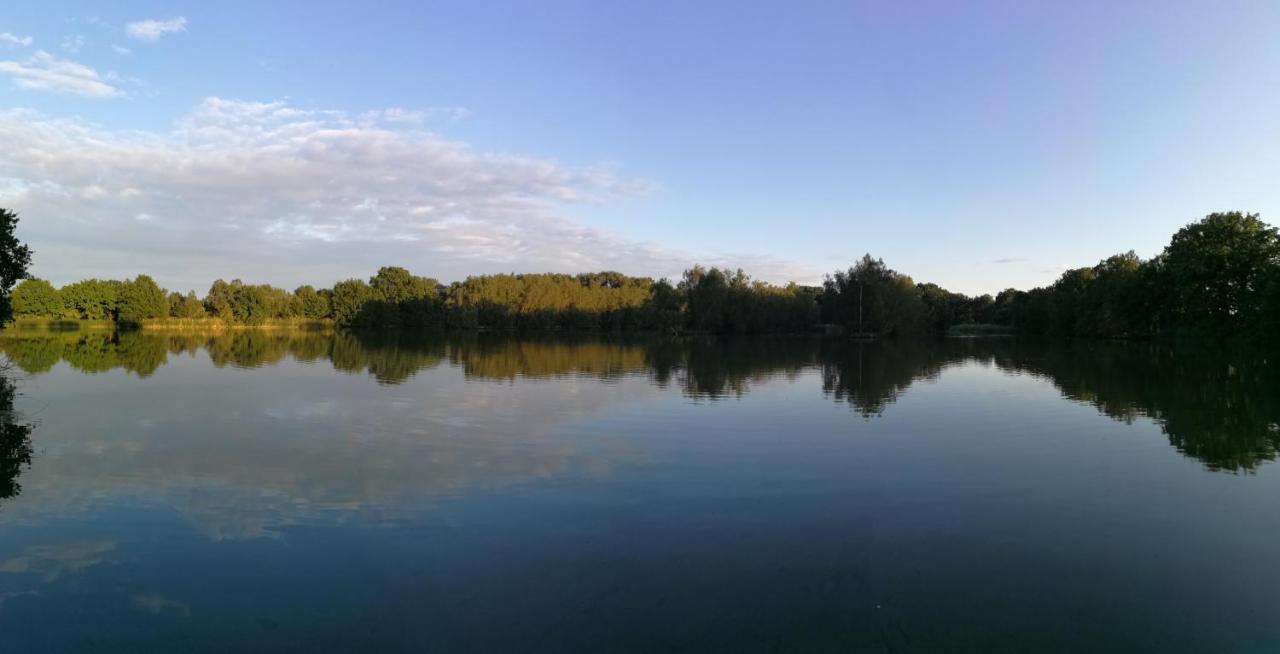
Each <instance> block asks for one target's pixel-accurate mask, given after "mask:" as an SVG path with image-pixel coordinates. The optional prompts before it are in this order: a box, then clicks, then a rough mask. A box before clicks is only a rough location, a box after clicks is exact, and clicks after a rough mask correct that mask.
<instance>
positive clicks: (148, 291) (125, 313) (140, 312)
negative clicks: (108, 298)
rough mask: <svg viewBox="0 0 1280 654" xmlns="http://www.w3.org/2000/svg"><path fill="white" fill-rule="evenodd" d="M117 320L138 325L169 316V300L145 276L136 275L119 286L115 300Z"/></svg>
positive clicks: (153, 282) (151, 280)
mask: <svg viewBox="0 0 1280 654" xmlns="http://www.w3.org/2000/svg"><path fill="white" fill-rule="evenodd" d="M117 304H118V307H119V308H118V311H119V320H120V322H124V323H135V324H136V323H140V322H142V321H144V320H150V319H152V318H161V317H164V316H167V315H169V299H168V297H167V296H166V295H165V293H164V289H162V288H160V286H159V285H158V284H156V282H155V280H153V279H151V278H150V277H148V276H146V275H138V276H137V277H135V278H134V279H132V280H129V281H126V282H124V283H122V284H121V285H120V291H119V294H118V299H117Z"/></svg>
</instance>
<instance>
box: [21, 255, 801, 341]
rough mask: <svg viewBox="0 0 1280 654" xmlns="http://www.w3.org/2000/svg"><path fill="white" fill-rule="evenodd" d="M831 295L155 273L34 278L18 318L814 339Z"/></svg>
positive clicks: (595, 281) (608, 275)
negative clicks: (202, 282) (60, 280)
mask: <svg viewBox="0 0 1280 654" xmlns="http://www.w3.org/2000/svg"><path fill="white" fill-rule="evenodd" d="M819 294H820V293H819V289H818V288H816V287H802V286H797V285H795V284H790V285H787V286H776V285H772V284H767V283H764V282H759V281H753V280H752V279H751V278H750V277H749V276H747V274H746V273H744V272H743V271H741V270H737V271H729V270H722V269H719V268H703V267H701V266H695V267H694V268H692V269H690V270H689V271H687V272H686V273H685V274H684V277H683V278H682V279H681V280H680V282H679V283H677V284H675V285H673V284H671V283H670V282H668V281H667V280H657V281H655V280H653V279H650V278H647V277H629V276H627V275H623V274H621V273H617V272H599V273H584V274H578V275H567V274H556V273H545V274H499V275H479V276H473V277H468V278H467V279H466V280H465V281H462V282H455V283H453V284H450V285H448V286H446V285H443V284H441V283H439V282H438V281H437V280H435V279H433V278H430V277H420V276H417V275H414V274H412V273H410V272H409V271H408V270H406V269H404V268H401V267H398V266H387V267H383V268H381V269H379V270H378V272H377V274H375V275H374V276H373V277H371V278H370V279H369V280H367V281H366V280H362V279H348V280H345V281H341V282H338V283H337V284H334V285H333V287H332V288H315V287H313V286H300V287H298V288H296V289H294V290H293V291H288V290H285V289H281V288H276V287H274V286H270V285H266V284H246V283H244V282H242V281H240V280H238V279H237V280H232V281H230V282H227V281H223V280H217V281H215V282H214V283H213V285H212V286H211V287H210V288H209V291H208V293H206V294H205V295H204V297H199V296H197V295H196V294H195V293H194V292H189V293H186V294H182V293H177V292H170V291H166V290H165V289H163V288H161V287H160V286H159V285H158V284H157V283H156V282H155V280H154V279H152V278H151V277H148V276H147V275H139V276H137V277H135V278H133V279H125V280H100V279H88V280H83V281H79V282H75V283H72V284H67V285H66V286H63V287H61V288H57V287H55V286H54V285H53V284H51V283H49V282H48V281H46V280H43V279H35V278H29V279H24V280H22V281H21V282H20V283H18V285H17V286H16V287H15V288H14V289H13V292H12V307H13V315H14V316H15V317H17V318H40V319H53V320H56V319H66V320H103V321H113V322H116V323H121V324H137V323H143V322H147V321H159V320H170V319H173V320H177V319H203V318H216V319H220V320H223V321H225V322H227V323H231V324H239V325H262V324H266V323H271V322H277V321H294V320H315V321H322V320H324V321H332V322H334V323H335V324H337V325H339V326H342V327H352V328H417V329H457V330H473V329H484V330H517V331H587V332H590V331H663V332H678V331H686V330H691V331H699V332H715V333H727V332H743V333H746V332H752V333H760V332H781V331H795V332H799V331H806V330H809V329H812V328H813V327H814V326H815V325H816V324H817V320H818V304H817V298H818V296H819Z"/></svg>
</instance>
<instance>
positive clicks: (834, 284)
mask: <svg viewBox="0 0 1280 654" xmlns="http://www.w3.org/2000/svg"><path fill="white" fill-rule="evenodd" d="M928 310H929V307H928V305H926V304H925V302H924V300H923V299H922V298H921V294H920V291H919V289H918V288H917V287H916V284H915V282H913V281H911V278H910V277H908V276H906V275H903V274H900V273H898V272H896V271H894V270H892V269H890V268H889V267H888V266H885V265H884V261H882V260H880V259H873V258H872V257H871V255H869V254H868V255H865V256H863V257H862V260H861V261H859V262H858V263H857V264H856V265H855V266H854V267H852V268H850V269H849V270H847V271H837V272H836V273H835V274H834V275H831V276H828V277H827V280H826V282H825V283H824V284H823V291H822V311H823V319H824V320H825V321H826V322H830V323H835V324H839V325H844V326H845V327H847V328H848V329H849V330H851V331H854V332H857V333H862V334H877V335H895V334H903V333H910V332H916V331H919V330H920V329H921V328H922V327H923V325H924V324H925V321H926V320H927V318H928Z"/></svg>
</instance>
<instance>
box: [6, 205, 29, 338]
mask: <svg viewBox="0 0 1280 654" xmlns="http://www.w3.org/2000/svg"><path fill="white" fill-rule="evenodd" d="M17 228H18V214H16V213H14V212H12V211H9V210H7V209H0V325H3V324H4V323H7V322H9V321H10V320H12V319H13V304H12V302H11V300H10V296H9V294H10V292H11V291H12V290H13V285H14V284H17V283H18V281H19V280H22V279H26V277H27V267H28V266H30V265H31V249H30V248H28V247H27V246H26V245H23V244H22V242H21V241H19V240H18V237H17V235H16V234H15V233H14V232H15V231H16V230H17Z"/></svg>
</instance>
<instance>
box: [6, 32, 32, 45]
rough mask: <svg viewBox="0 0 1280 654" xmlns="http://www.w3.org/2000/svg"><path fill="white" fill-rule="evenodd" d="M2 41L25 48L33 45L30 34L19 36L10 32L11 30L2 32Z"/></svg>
mask: <svg viewBox="0 0 1280 654" xmlns="http://www.w3.org/2000/svg"><path fill="white" fill-rule="evenodd" d="M0 43H8V44H10V45H20V46H22V47H24V48H25V47H27V46H29V45H31V43H32V39H31V37H29V36H18V35H17V34H10V33H9V32H0Z"/></svg>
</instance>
